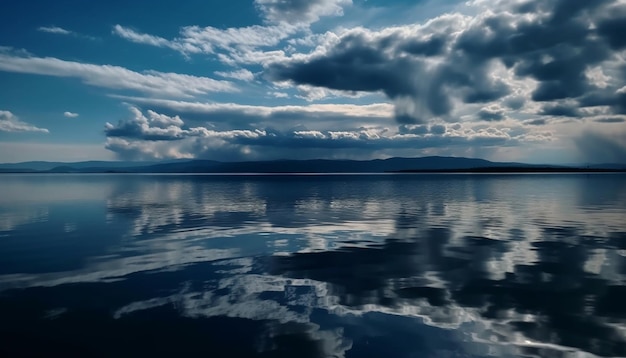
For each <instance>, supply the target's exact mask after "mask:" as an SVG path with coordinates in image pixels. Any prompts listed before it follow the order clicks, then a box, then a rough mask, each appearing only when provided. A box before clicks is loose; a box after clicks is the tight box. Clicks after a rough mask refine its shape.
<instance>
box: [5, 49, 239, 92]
mask: <svg viewBox="0 0 626 358" xmlns="http://www.w3.org/2000/svg"><path fill="white" fill-rule="evenodd" d="M0 70H2V71H7V72H17V73H29V74H37V75H45V76H55V77H73V78H79V79H80V80H82V81H83V82H84V83H85V84H88V85H92V86H97V87H104V88H109V89H118V90H131V91H137V92H141V93H146V94H151V95H161V96H173V97H194V96H197V95H203V94H206V93H210V92H237V91H238V90H237V88H236V87H235V86H234V85H233V84H232V83H231V82H228V81H219V80H215V79H212V78H208V77H197V76H192V75H184V74H178V73H165V72H158V71H151V70H148V71H143V72H141V73H140V72H135V71H131V70H129V69H126V68H124V67H120V66H113V65H94V64H88V63H81V62H73V61H65V60H61V59H58V58H53V57H20V56H12V55H4V54H0Z"/></svg>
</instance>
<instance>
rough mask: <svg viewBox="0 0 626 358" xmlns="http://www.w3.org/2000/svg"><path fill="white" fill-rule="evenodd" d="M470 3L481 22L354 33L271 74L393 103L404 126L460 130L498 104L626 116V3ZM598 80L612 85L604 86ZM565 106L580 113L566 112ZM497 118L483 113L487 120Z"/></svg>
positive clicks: (459, 19) (452, 17) (471, 19)
mask: <svg viewBox="0 0 626 358" xmlns="http://www.w3.org/2000/svg"><path fill="white" fill-rule="evenodd" d="M472 4H473V6H474V7H476V8H477V9H478V10H479V12H478V15H475V16H467V15H461V14H446V15H442V16H440V17H437V18H435V19H432V20H430V21H428V22H426V23H425V24H424V25H408V26H401V27H394V28H386V29H382V30H379V31H373V30H368V29H364V28H355V29H350V30H346V31H345V32H343V33H342V34H340V35H339V36H338V38H337V40H336V41H334V42H333V43H331V44H330V45H328V46H326V47H325V48H323V49H321V50H320V49H316V50H315V51H313V52H311V53H310V54H309V55H307V56H298V57H293V58H291V59H289V60H284V61H279V62H275V63H273V64H271V65H269V66H268V68H267V75H268V77H269V78H270V79H272V80H274V81H288V82H292V83H295V84H306V85H312V86H319V87H324V88H329V89H336V90H345V91H368V92H382V93H384V94H385V95H387V96H388V97H389V98H390V99H391V100H393V101H394V104H395V111H396V118H397V119H398V121H399V122H401V123H407V122H415V123H419V122H426V121H430V120H432V119H434V118H439V119H443V120H447V121H457V120H458V119H457V118H456V117H455V116H454V115H455V109H456V107H459V105H460V104H473V103H486V104H487V103H497V102H499V101H503V102H505V101H506V102H508V103H513V104H514V105H513V106H511V105H508V106H507V105H506V104H505V106H506V107H508V108H515V107H520V108H521V107H522V106H523V103H525V102H526V103H527V102H541V103H544V104H545V107H544V110H543V112H542V113H540V114H541V115H559V116H563V115H564V116H578V113H577V109H576V107H577V106H579V107H587V106H597V105H605V106H609V107H610V111H611V112H612V113H623V112H624V110H625V109H626V105H625V103H626V101H625V100H624V98H623V96H622V94H621V93H618V90H619V89H620V88H622V87H623V86H624V82H625V79H626V76H624V71H623V65H622V66H621V70H620V65H619V64H620V57H619V56H618V53H617V52H616V51H617V50H621V49H623V48H624V46H626V42H625V41H624V40H623V38H624V37H623V33H624V25H623V24H624V23H626V4H624V3H623V2H620V1H616V0H601V1H583V0H576V1H571V0H567V1H566V0H550V1H542V2H524V3H520V2H497V3H496V5H495V6H494V4H493V3H489V4H487V3H486V2H483V1H475V2H473V3H472ZM487 6H489V8H487ZM593 71H596V72H593ZM598 71H599V72H600V75H601V76H600V77H602V78H604V77H607V78H608V81H606V83H599V82H598V80H597V77H598V76H597V72H598ZM594 73H595V74H596V75H594ZM612 75H614V76H612ZM594 76H595V77H594ZM529 83H530V84H531V85H529ZM524 85H525V86H526V87H528V86H530V90H527V89H526V88H525V87H524ZM520 90H521V92H522V93H523V92H524V90H526V94H525V96H522V98H519V96H518V98H517V99H514V98H512V97H511V96H513V95H514V94H515V93H519V92H520ZM622 92H623V91H622ZM524 98H525V99H526V100H524ZM591 98H595V99H596V101H595V103H594V101H591V100H590V99H591ZM562 100H568V101H570V102H572V103H573V106H572V107H569V108H568V107H563V106H559V103H558V101H562ZM504 115H506V113H502V116H504ZM499 116H500V115H499V114H498V113H495V112H489V111H484V110H483V111H481V112H479V113H478V117H479V118H480V119H482V120H497V119H498V118H499Z"/></svg>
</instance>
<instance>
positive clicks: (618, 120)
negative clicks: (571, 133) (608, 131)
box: [593, 117, 626, 123]
mask: <svg viewBox="0 0 626 358" xmlns="http://www.w3.org/2000/svg"><path fill="white" fill-rule="evenodd" d="M593 121H594V122H597V123H624V122H626V119H624V118H623V117H604V118H597V119H594V120H593Z"/></svg>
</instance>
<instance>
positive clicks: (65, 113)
mask: <svg viewBox="0 0 626 358" xmlns="http://www.w3.org/2000/svg"><path fill="white" fill-rule="evenodd" d="M63 116H64V117H66V118H76V117H78V116H79V114H78V113H74V112H63Z"/></svg>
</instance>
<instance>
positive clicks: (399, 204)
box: [0, 175, 626, 357]
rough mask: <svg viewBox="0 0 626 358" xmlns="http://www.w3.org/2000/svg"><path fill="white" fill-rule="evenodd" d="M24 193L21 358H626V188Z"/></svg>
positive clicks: (155, 184)
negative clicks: (55, 357)
mask: <svg viewBox="0 0 626 358" xmlns="http://www.w3.org/2000/svg"><path fill="white" fill-rule="evenodd" d="M16 178H17V179H16ZM19 178H20V177H5V178H1V179H0V180H1V181H3V184H5V185H4V186H3V188H4V189H2V190H3V191H4V190H6V191H7V192H9V191H19V190H24V191H25V194H24V196H19V198H20V199H19V200H18V199H15V200H16V201H11V202H9V201H3V200H2V199H0V223H2V226H0V238H2V240H0V252H2V253H4V254H3V255H2V257H0V269H1V271H0V314H1V315H2V317H3V322H2V323H0V334H3V335H4V337H6V338H5V340H6V342H13V343H11V344H7V345H5V347H4V348H0V352H6V353H9V355H15V353H16V352H25V353H24V354H26V355H28V354H35V355H37V354H38V353H41V352H40V351H38V349H42V348H40V346H38V345H37V344H33V343H42V344H43V343H45V344H48V343H50V342H54V343H53V344H52V345H51V346H50V347H51V348H50V351H48V352H60V353H65V354H69V355H72V354H80V355H96V356H97V355H101V356H111V355H116V356H119V355H128V356H133V355H148V354H150V355H155V356H168V355H174V354H175V355H190V354H193V355H197V354H199V353H205V354H207V355H208V354H211V355H213V356H251V355H257V356H267V357H270V356H271V357H293V356H303V357H378V356H384V355H388V356H394V357H410V356H415V355H418V356H421V355H424V356H444V355H445V356H450V357H457V356H458V357H461V356H462V357H466V356H470V357H474V356H475V357H484V356H541V357H544V356H554V357H568V356H571V354H578V355H577V356H585V354H586V355H598V356H626V308H625V306H624V305H623V302H626V286H625V283H626V253H625V251H624V250H626V225H625V224H624V222H623V218H624V216H625V215H626V181H624V180H623V179H624V177H623V176H619V175H467V176H466V175H421V176H419V175H418V176H414V175H393V176H391V175H389V176H387V175H381V176H339V175H337V176H333V175H330V176H257V177H245V176H140V175H137V176H59V177H39V178H41V180H37V178H38V177H37V176H32V177H28V178H29V179H27V180H20V179H19ZM73 184H76V186H77V187H78V188H80V192H74V193H72V194H71V195H69V196H68V197H69V198H70V199H67V200H66V199H64V197H63V196H62V195H59V192H61V191H63V190H71V188H72V187H73ZM30 186H32V187H33V188H34V187H36V188H37V189H36V190H35V192H37V193H39V195H41V197H40V198H37V197H32V198H29V197H28V193H27V192H28V188H29V187H30ZM48 192H50V193H51V194H46V193H48ZM81 193H82V194H81ZM13 195H14V194H13ZM14 196H15V195H14ZM17 197H18V196H15V198H17ZM10 205H16V207H17V208H19V210H11V207H10ZM43 233H45V234H43ZM42 234H43V235H42ZM85 322H89V326H90V327H92V329H93V330H94V332H93V334H92V335H89V334H86V333H85V332H83V331H82V330H81V328H80V327H83V326H84V323H85ZM68 337H80V338H79V341H74V340H72V341H69V339H70V338H68ZM129 337H134V338H132V339H131V338H129ZM102 340H106V341H107V343H106V344H105V345H106V348H100V350H94V348H93V347H102V346H103V344H102V342H101V341H102ZM150 342H154V343H150Z"/></svg>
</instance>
